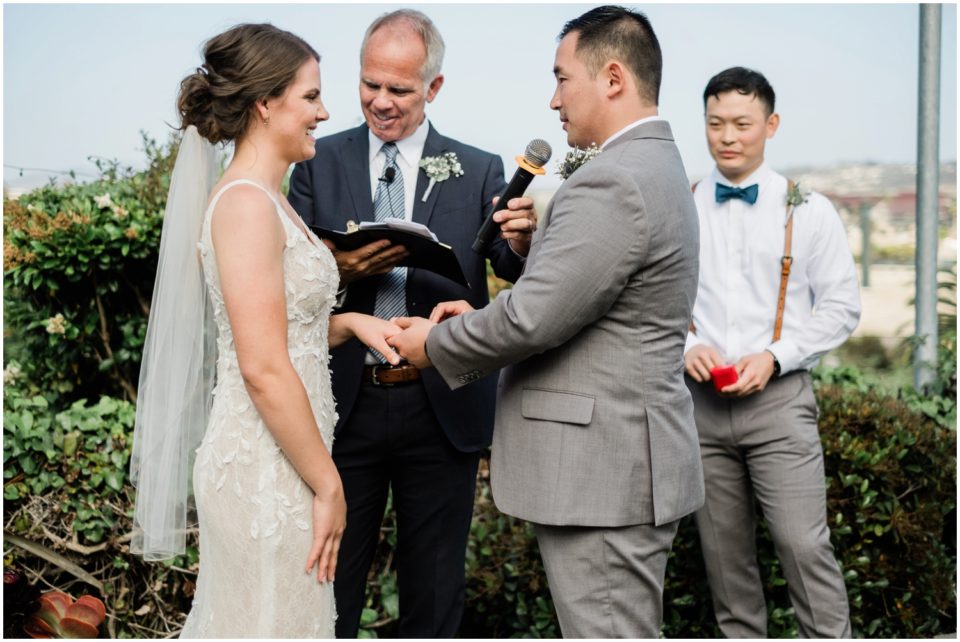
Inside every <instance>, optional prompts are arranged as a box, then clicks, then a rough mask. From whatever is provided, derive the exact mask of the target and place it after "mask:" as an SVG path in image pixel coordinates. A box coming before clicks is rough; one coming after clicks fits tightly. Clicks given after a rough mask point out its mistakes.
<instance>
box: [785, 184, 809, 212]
mask: <svg viewBox="0 0 960 642" xmlns="http://www.w3.org/2000/svg"><path fill="white" fill-rule="evenodd" d="M809 196H810V190H801V189H800V183H796V184H795V185H794V186H793V187H791V188H790V189H789V190H788V191H787V205H793V206H794V207H797V206H798V205H803V204H804V203H806V202H807V198H808V197H809Z"/></svg>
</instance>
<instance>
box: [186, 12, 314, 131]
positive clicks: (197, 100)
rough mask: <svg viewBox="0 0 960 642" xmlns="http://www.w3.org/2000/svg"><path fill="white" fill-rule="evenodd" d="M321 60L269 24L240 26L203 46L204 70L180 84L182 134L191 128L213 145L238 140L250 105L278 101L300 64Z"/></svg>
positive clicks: (299, 41) (297, 39) (299, 40)
mask: <svg viewBox="0 0 960 642" xmlns="http://www.w3.org/2000/svg"><path fill="white" fill-rule="evenodd" d="M310 58H313V59H314V60H316V61H318V62H319V60H320V55H319V54H318V53H317V52H316V51H315V50H314V49H313V47H311V46H310V45H308V44H307V43H306V41H304V40H303V39H302V38H300V37H299V36H295V35H294V34H292V33H290V32H289V31H284V30H283V29H278V28H277V27H274V26H273V25H270V24H242V25H237V26H236V27H233V28H232V29H229V30H228V31H225V32H223V33H222V34H220V35H219V36H214V37H213V38H211V39H210V40H208V41H207V43H206V44H205V45H204V48H203V65H202V66H200V67H198V68H197V71H196V72H194V73H192V74H190V75H189V76H187V77H186V78H184V79H183V80H182V81H181V82H180V93H179V95H178V96H177V111H178V112H179V113H180V129H186V128H187V126H189V125H194V126H196V128H197V131H198V132H199V133H200V135H201V136H203V137H204V138H206V139H207V140H209V141H210V142H211V143H219V142H221V141H235V140H237V139H239V138H242V137H243V135H244V134H245V133H246V131H247V128H248V127H249V125H250V119H251V118H253V109H251V108H252V107H253V105H254V104H255V103H256V102H258V101H262V100H266V99H267V98H271V97H276V96H280V95H282V94H283V92H284V91H285V90H286V89H287V87H288V86H289V85H290V83H291V82H293V79H294V77H295V76H296V75H297V70H298V69H299V68H300V66H301V65H303V63H304V62H306V61H307V60H309V59H310Z"/></svg>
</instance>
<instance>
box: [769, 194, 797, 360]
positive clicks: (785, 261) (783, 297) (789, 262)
mask: <svg viewBox="0 0 960 642" xmlns="http://www.w3.org/2000/svg"><path fill="white" fill-rule="evenodd" d="M793 187H794V183H793V181H792V180H788V181H787V195H788V196H789V195H790V194H792V193H793ZM788 200H789V199H788ZM793 207H794V206H793V203H787V229H786V231H785V232H784V234H783V256H782V257H781V258H780V294H779V296H778V297H777V319H776V321H774V323H773V342H774V343H776V342H777V341H779V340H780V329H781V328H782V327H783V310H784V308H786V307H787V281H789V280H790V268H791V267H792V266H793V255H792V254H790V244H791V241H792V240H793Z"/></svg>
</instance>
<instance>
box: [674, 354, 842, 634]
mask: <svg viewBox="0 0 960 642" xmlns="http://www.w3.org/2000/svg"><path fill="white" fill-rule="evenodd" d="M687 387H689V388H690V392H691V394H692V395H693V406H694V414H695V417H696V421H697V431H698V432H699V435H700V456H701V458H702V459H703V477H704V486H705V489H706V502H705V503H704V506H703V508H701V509H700V510H698V511H697V512H696V513H695V517H696V521H697V528H698V529H699V531H700V543H701V547H702V550H703V558H704V562H705V563H706V567H707V578H708V579H709V581H710V592H711V593H712V595H713V606H714V611H715V612H716V615H717V623H718V624H719V625H720V630H721V631H723V634H724V635H725V636H726V637H728V638H743V637H747V638H763V637H766V636H767V606H766V602H765V600H764V597H763V583H762V580H761V579H760V569H759V566H758V564H757V548H756V522H757V519H756V515H755V512H754V501H755V500H756V502H757V503H758V504H759V505H760V509H761V511H762V513H763V517H764V519H765V520H766V522H767V526H768V527H769V529H770V535H771V537H772V539H773V543H774V547H775V549H776V553H777V557H778V558H779V559H780V565H781V567H782V568H783V574H784V577H785V578H786V580H787V588H788V590H789V593H790V601H791V602H792V603H793V608H794V610H795V612H796V617H797V623H798V624H799V627H800V635H801V637H808V638H837V637H841V638H848V637H850V636H851V632H850V611H849V605H848V602H847V591H846V587H845V586H844V584H843V576H842V575H841V573H840V568H839V566H838V565H837V561H836V558H835V557H834V554H833V546H832V545H831V544H830V530H829V528H828V527H827V506H826V485H825V482H824V471H823V450H822V448H821V446H820V434H819V432H818V430H817V415H818V410H817V402H816V399H815V398H814V395H813V387H812V385H811V381H810V374H809V373H807V372H805V371H804V372H794V373H789V374H787V375H785V376H783V377H781V378H779V379H771V380H770V382H769V383H768V384H767V387H766V388H765V389H764V390H763V391H762V392H759V393H757V394H753V395H750V396H748V397H742V398H729V397H721V396H720V395H718V394H717V393H715V392H714V390H713V385H712V384H710V383H706V384H698V383H695V382H694V381H693V380H692V379H690V378H689V377H687Z"/></svg>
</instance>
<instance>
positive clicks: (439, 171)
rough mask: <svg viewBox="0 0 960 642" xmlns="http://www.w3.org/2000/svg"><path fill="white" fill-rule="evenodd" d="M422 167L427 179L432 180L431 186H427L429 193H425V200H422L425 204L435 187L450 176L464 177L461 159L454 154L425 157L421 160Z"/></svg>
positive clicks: (447, 153)
mask: <svg viewBox="0 0 960 642" xmlns="http://www.w3.org/2000/svg"><path fill="white" fill-rule="evenodd" d="M420 167H422V168H423V171H425V172H426V173H427V178H429V179H430V184H429V185H427V191H425V192H424V193H423V198H422V199H420V200H421V201H423V202H424V203H426V202H427V197H429V196H430V192H432V191H433V186H434V185H436V184H437V183H442V182H443V181H445V180H447V179H448V178H450V176H463V168H462V167H461V166H460V159H459V158H457V155H456V154H455V153H454V152H446V153H445V154H440V155H439V156H424V157H423V158H421V159H420Z"/></svg>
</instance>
